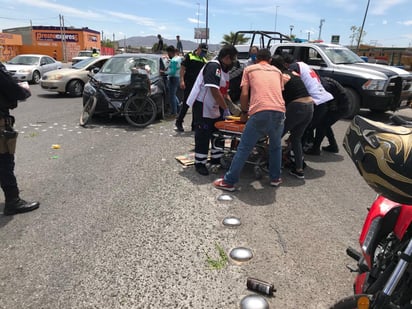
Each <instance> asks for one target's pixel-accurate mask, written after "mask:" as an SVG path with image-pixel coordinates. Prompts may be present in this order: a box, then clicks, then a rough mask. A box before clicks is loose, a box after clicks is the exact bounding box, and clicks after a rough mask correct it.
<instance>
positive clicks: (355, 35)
mask: <svg viewBox="0 0 412 309" xmlns="http://www.w3.org/2000/svg"><path fill="white" fill-rule="evenodd" d="M350 31H352V34H351V35H350V36H349V38H350V39H351V41H350V45H351V46H353V43H354V42H355V43H356V44H357V43H358V41H359V36H360V32H361V27H356V26H352V27H350ZM365 36H366V31H365V30H363V31H362V37H361V43H362V41H363V38H365Z"/></svg>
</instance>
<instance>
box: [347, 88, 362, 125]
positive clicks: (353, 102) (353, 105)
mask: <svg viewBox="0 0 412 309" xmlns="http://www.w3.org/2000/svg"><path fill="white" fill-rule="evenodd" d="M345 90H346V94H347V95H348V99H349V110H348V113H347V115H346V116H345V118H346V119H352V118H353V117H355V115H357V114H358V113H359V110H360V97H359V95H358V93H357V92H356V91H355V90H353V89H352V88H348V87H345Z"/></svg>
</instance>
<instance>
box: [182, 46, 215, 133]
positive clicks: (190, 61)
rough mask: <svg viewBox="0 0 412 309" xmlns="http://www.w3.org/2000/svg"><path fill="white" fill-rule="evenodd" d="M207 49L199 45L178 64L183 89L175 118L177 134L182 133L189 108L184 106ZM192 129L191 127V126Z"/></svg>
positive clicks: (201, 66)
mask: <svg viewBox="0 0 412 309" xmlns="http://www.w3.org/2000/svg"><path fill="white" fill-rule="evenodd" d="M207 51H208V47H207V45H206V44H205V43H200V44H199V46H198V48H197V49H196V50H194V51H192V52H189V53H187V54H186V55H185V58H184V59H183V61H182V63H181V64H180V88H181V89H183V91H184V93H183V104H182V107H181V109H180V112H179V115H178V116H177V118H176V129H177V131H179V132H183V131H184V129H183V119H184V118H185V116H186V113H187V110H188V109H189V106H188V105H187V104H186V100H187V97H188V96H189V94H190V91H191V90H192V88H193V85H194V84H195V81H196V78H197V75H199V72H200V70H201V69H202V68H203V66H204V64H205V63H206V61H207V59H206V55H207ZM192 129H193V125H192Z"/></svg>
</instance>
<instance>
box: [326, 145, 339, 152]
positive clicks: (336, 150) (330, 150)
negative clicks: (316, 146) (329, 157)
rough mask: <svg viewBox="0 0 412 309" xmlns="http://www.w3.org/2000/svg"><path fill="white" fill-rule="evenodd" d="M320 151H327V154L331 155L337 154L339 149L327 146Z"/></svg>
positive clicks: (336, 146)
mask: <svg viewBox="0 0 412 309" xmlns="http://www.w3.org/2000/svg"><path fill="white" fill-rule="evenodd" d="M322 150H324V151H327V152H332V153H338V152H339V147H338V145H336V144H335V145H329V146H323V147H322Z"/></svg>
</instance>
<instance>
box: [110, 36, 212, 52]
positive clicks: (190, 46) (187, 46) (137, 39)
mask: <svg viewBox="0 0 412 309" xmlns="http://www.w3.org/2000/svg"><path fill="white" fill-rule="evenodd" d="M181 41H182V45H183V50H185V51H190V50H194V49H196V48H197V47H198V46H199V43H200V42H199V43H197V42H193V41H189V40H181ZM117 42H118V44H119V47H120V48H121V47H124V45H125V42H126V46H131V47H142V46H143V47H146V48H152V46H153V45H154V44H155V43H157V42H158V39H157V36H155V35H149V36H132V37H130V38H126V39H123V40H118V41H117ZM163 44H165V45H168V46H169V45H173V46H176V40H168V39H165V38H163ZM208 45H209V51H211V52H213V51H217V50H219V49H220V45H219V44H208Z"/></svg>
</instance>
